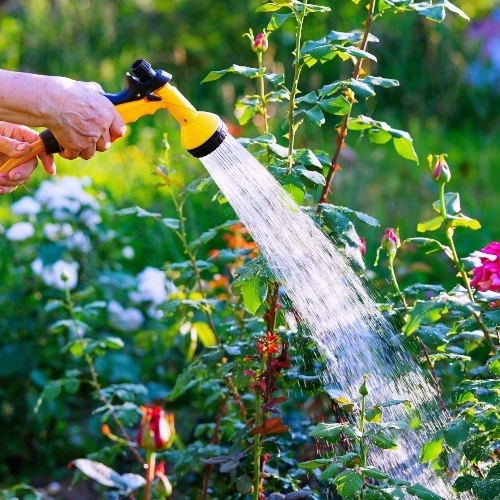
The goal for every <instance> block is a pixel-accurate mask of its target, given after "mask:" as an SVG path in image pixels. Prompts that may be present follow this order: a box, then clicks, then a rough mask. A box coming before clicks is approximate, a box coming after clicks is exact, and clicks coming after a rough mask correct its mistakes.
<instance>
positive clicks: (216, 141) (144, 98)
mask: <svg viewBox="0 0 500 500" xmlns="http://www.w3.org/2000/svg"><path fill="white" fill-rule="evenodd" d="M125 78H126V84H125V88H124V89H123V90H122V91H121V92H119V93H117V94H104V95H105V97H107V98H108V99H109V100H110V101H111V102H112V103H113V104H114V105H115V106H116V110H117V111H118V113H120V115H121V117H122V118H123V121H124V122H125V123H131V122H135V121H136V120H137V119H139V118H140V117H141V116H145V115H152V114H154V113H155V112H156V111H158V110H159V109H166V110H167V111H169V112H170V114H171V115H172V116H173V117H174V118H175V119H176V120H177V122H178V123H179V125H180V126H181V143H182V145H183V147H184V148H185V149H187V151H188V152H189V153H190V154H192V155H193V156H195V157H196V158H202V157H204V156H207V155H209V154H210V153H212V152H213V151H215V150H216V149H217V148H218V147H219V146H220V145H221V144H222V143H223V142H224V139H225V138H226V136H227V134H228V132H227V128H226V126H225V124H224V122H223V121H222V120H221V119H220V117H219V116H217V115H215V114H213V113H207V112H205V111H197V110H196V109H195V108H194V106H193V105H192V104H191V103H190V102H189V101H188V100H187V99H186V98H185V97H184V96H183V95H182V94H181V93H180V92H179V90H177V88H176V87H174V86H172V85H171V84H170V81H171V80H172V75H171V74H170V73H167V72H166V71H163V70H162V69H158V70H154V69H153V68H152V67H151V65H150V64H149V63H148V62H147V61H146V60H145V59H137V60H136V61H134V63H133V64H132V66H131V67H130V70H129V72H128V73H127V74H126V76H125ZM62 150H63V148H62V147H61V145H60V144H59V143H58V142H57V139H56V138H55V137H54V134H53V133H52V132H51V131H50V130H48V129H47V130H44V131H43V132H41V133H40V139H39V140H38V141H35V142H34V143H32V144H31V149H30V152H29V153H27V154H26V155H24V156H22V157H20V158H12V159H10V160H9V161H7V162H6V163H5V164H4V165H3V166H2V167H1V168H0V172H9V171H10V170H12V169H13V168H15V167H17V166H19V165H22V164H23V163H25V162H27V161H28V160H30V159H31V158H34V157H35V156H37V155H39V154H40V153H43V152H44V151H45V152H47V153H49V154H55V153H60V152H61V151H62Z"/></svg>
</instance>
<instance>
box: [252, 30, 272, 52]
mask: <svg viewBox="0 0 500 500" xmlns="http://www.w3.org/2000/svg"><path fill="white" fill-rule="evenodd" d="M268 47H269V42H268V41H267V35H266V33H265V32H264V33H259V34H258V35H257V36H256V37H255V39H254V40H253V42H252V50H253V51H254V52H265V51H266V50H267V48H268Z"/></svg>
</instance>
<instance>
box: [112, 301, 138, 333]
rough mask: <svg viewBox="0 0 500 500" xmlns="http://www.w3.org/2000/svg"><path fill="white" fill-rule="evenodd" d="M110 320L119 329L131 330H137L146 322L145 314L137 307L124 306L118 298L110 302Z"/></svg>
mask: <svg viewBox="0 0 500 500" xmlns="http://www.w3.org/2000/svg"><path fill="white" fill-rule="evenodd" d="M108 312H109V321H110V323H111V324H112V325H113V326H114V327H115V328H118V329H119V330H123V331H125V332H131V331H133V330H137V329H138V328H140V326H141V325H142V324H143V323H144V316H143V315H142V313H141V311H139V309H137V308H136V307H128V308H126V309H125V308H124V307H123V306H122V305H121V304H120V303H119V302H117V301H116V300H111V301H110V302H109V304H108Z"/></svg>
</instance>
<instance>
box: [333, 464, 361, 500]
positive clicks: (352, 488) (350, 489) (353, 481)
mask: <svg viewBox="0 0 500 500" xmlns="http://www.w3.org/2000/svg"><path fill="white" fill-rule="evenodd" d="M333 481H334V483H335V485H336V486H337V492H338V493H339V495H340V496H341V497H342V498H349V497H350V496H353V495H354V494H355V493H357V492H358V491H360V490H361V488H363V484H364V479H363V476H362V475H361V474H358V473H357V472H354V471H352V470H346V471H344V472H342V473H341V474H339V475H338V476H337V477H336V478H335V479H334V480H333Z"/></svg>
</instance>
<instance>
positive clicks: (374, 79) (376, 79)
mask: <svg viewBox="0 0 500 500" xmlns="http://www.w3.org/2000/svg"><path fill="white" fill-rule="evenodd" d="M359 81H360V82H363V83H366V84H367V85H376V86H379V87H384V88H390V87H399V82H398V81H397V80H393V79H391V78H381V77H380V76H370V75H369V76H366V77H365V78H360V79H359Z"/></svg>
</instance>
